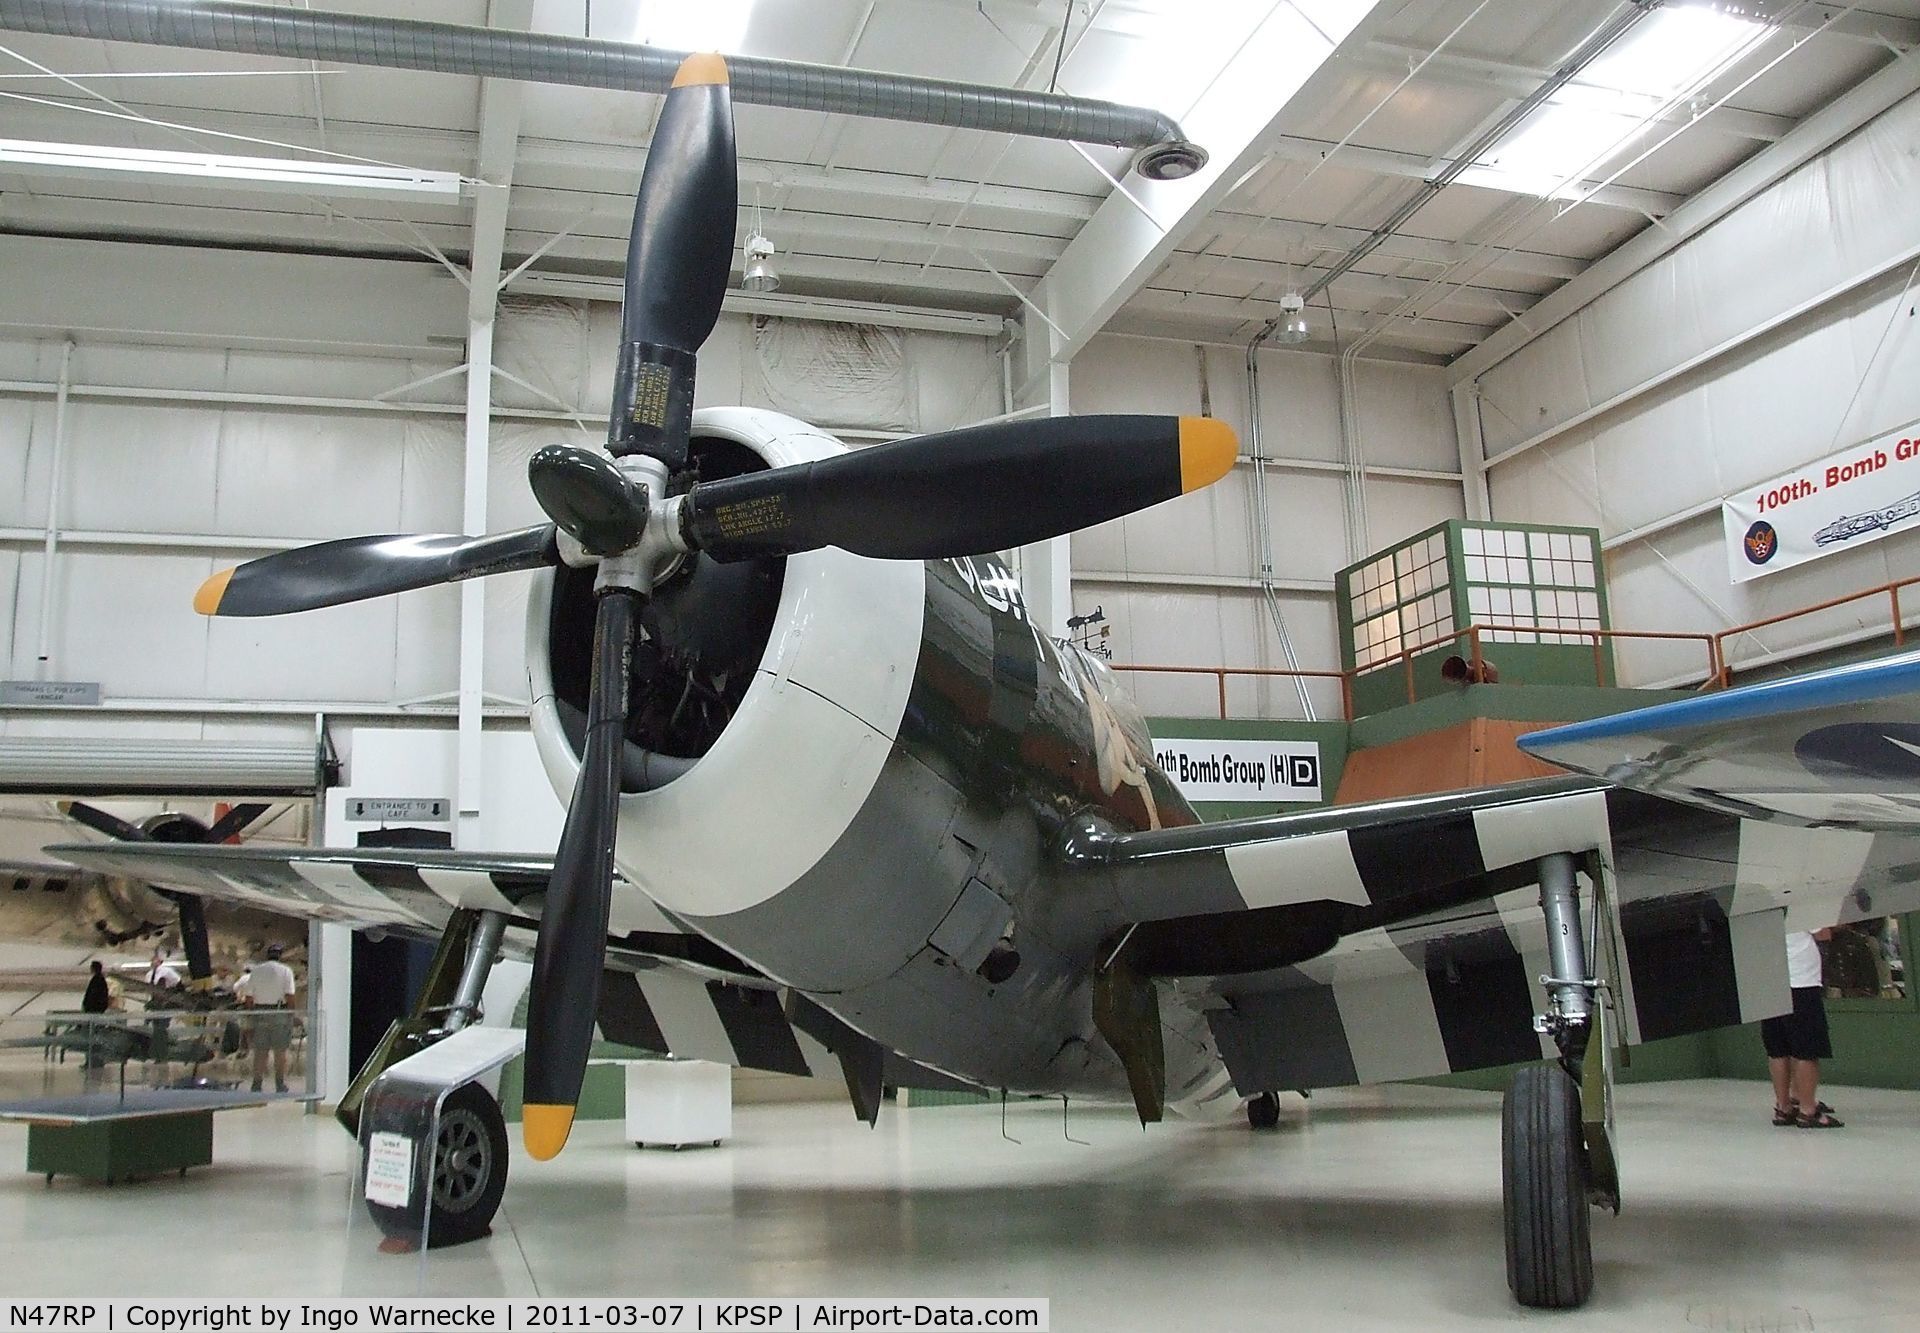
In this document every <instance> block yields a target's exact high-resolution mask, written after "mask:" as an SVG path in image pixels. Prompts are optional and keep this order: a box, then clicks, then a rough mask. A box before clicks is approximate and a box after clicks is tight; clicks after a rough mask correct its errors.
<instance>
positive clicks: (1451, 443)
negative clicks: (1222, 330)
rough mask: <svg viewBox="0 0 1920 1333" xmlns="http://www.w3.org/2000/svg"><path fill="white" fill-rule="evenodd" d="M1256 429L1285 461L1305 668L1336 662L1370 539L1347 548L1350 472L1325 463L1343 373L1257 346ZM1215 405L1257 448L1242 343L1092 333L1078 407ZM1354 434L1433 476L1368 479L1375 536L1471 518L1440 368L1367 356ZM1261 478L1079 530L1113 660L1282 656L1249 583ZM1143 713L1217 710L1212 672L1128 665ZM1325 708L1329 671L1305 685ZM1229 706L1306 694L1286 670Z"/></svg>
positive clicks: (1284, 565)
mask: <svg viewBox="0 0 1920 1333" xmlns="http://www.w3.org/2000/svg"><path fill="white" fill-rule="evenodd" d="M1259 356H1260V402H1261V440H1262V447H1263V449H1264V451H1265V452H1266V455H1267V456H1268V457H1269V458H1271V459H1281V460H1301V461H1305V462H1307V463H1310V464H1319V465H1321V467H1319V468H1312V467H1307V468H1300V467H1288V466H1286V465H1284V464H1276V465H1274V466H1272V467H1271V468H1270V469H1269V472H1268V483H1267V485H1268V494H1267V507H1268V512H1269V516H1270V522H1271V526H1272V533H1273V574H1274V580H1275V582H1276V584H1277V585H1278V586H1279V587H1280V589H1281V591H1280V593H1279V600H1280V605H1281V609H1282V612H1283V614H1284V616H1285V619H1286V624H1287V628H1288V632H1289V634H1290V635H1291V637H1292V639H1293V643H1294V649H1295V652H1296V653H1297V655H1298V658H1299V661H1300V664H1301V666H1303V667H1305V668H1308V669H1337V668H1338V667H1339V664H1340V651H1339V644H1338V621H1337V619H1336V616H1335V613H1334V603H1333V576H1334V574H1335V572H1336V571H1338V570H1339V569H1340V568H1341V567H1342V566H1344V565H1347V564H1349V563H1352V562H1353V561H1354V560H1357V559H1359V558H1360V556H1362V555H1365V554H1367V553H1366V552H1364V551H1363V552H1350V551H1349V550H1348V549H1347V536H1346V526H1345V518H1344V506H1345V500H1344V495H1345V486H1346V482H1345V477H1344V475H1343V474H1342V473H1341V472H1340V471H1338V470H1329V469H1328V468H1327V465H1335V464H1338V462H1339V460H1340V457H1341V445H1340V417H1339V387H1338V386H1339V381H1338V372H1337V367H1336V365H1335V363H1334V359H1333V358H1331V357H1328V356H1323V355H1318V354H1313V353H1305V352H1293V351H1285V350H1280V349H1263V350H1262V351H1261V352H1260V354H1259ZM1203 365H1204V368H1205V369H1204V374H1205V393H1204V398H1205V406H1206V407H1207V408H1208V409H1210V410H1211V412H1212V414H1213V415H1214V416H1217V417H1219V418H1220V419H1221V420H1222V421H1225V422H1226V423H1227V424H1229V425H1231V426H1232V427H1233V428H1234V429H1235V430H1236V431H1237V432H1239V434H1240V440H1241V451H1242V454H1243V455H1244V454H1245V453H1246V452H1247V450H1248V448H1249V447H1250V434H1249V431H1248V428H1247V427H1248V413H1247V404H1248V394H1247V371H1246V353H1245V351H1244V349H1241V348H1235V347H1221V346H1206V347H1201V348H1196V347H1195V346H1194V344H1191V343H1180V342H1168V341H1162V340H1158V339H1146V338H1130V337H1113V336H1106V337H1100V338H1096V339H1095V340H1094V341H1093V342H1092V343H1091V344H1090V345H1089V346H1088V348H1087V350H1086V351H1084V352H1082V353H1081V354H1080V355H1079V356H1078V357H1076V358H1075V359H1074V362H1073V367H1072V380H1071V384H1072V398H1073V409H1074V411H1076V412H1172V413H1179V414H1183V415H1189V416H1191V415H1197V414H1199V413H1200V412H1201V410H1202V406H1203V392H1202V367H1203ZM1355 397H1356V400H1357V405H1358V413H1359V421H1358V423H1357V427H1358V429H1357V433H1358V434H1359V436H1360V437H1361V438H1362V439H1363V441H1364V448H1365V451H1366V456H1367V463H1368V465H1369V466H1371V467H1377V468H1387V467H1393V468H1408V469H1418V470H1421V471H1427V472H1433V473H1437V474H1439V475H1438V476H1437V477H1434V478H1420V479H1415V478H1409V477H1396V476H1381V475H1369V476H1368V478H1367V481H1366V500H1367V508H1368V514H1369V519H1370V532H1371V537H1372V545H1373V546H1374V547H1375V548H1380V547H1384V546H1387V545H1390V544H1391V543H1393V542H1395V541H1397V540H1399V539H1400V538H1401V537H1405V536H1408V535H1410V534H1412V533H1414V532H1418V531H1419V530H1420V529H1422V528H1426V527H1431V526H1432V525H1433V524H1435V523H1438V522H1440V521H1442V520H1444V519H1448V518H1459V517H1461V516H1462V515H1463V512H1464V510H1463V506H1462V494H1461V488H1460V484H1459V481H1458V480H1457V478H1455V477H1454V476H1453V475H1452V470H1453V469H1454V468H1456V467H1457V466H1458V463H1459V453H1458V448H1457V445H1456V443H1455V439H1454V428H1453V420H1452V416H1451V414H1450V408H1449V406H1448V401H1447V395H1446V383H1445V377H1444V372H1443V371H1441V370H1440V369H1439V368H1437V367H1430V366H1417V365H1406V364H1400V363H1394V362H1374V361H1362V362H1360V363H1359V364H1358V366H1357V368H1356V370H1355ZM1253 505H1254V477H1253V470H1252V468H1251V466H1250V465H1249V464H1247V463H1246V462H1244V461H1243V462H1242V463H1241V464H1240V465H1239V466H1238V467H1236V468H1235V469H1234V471H1233V473H1232V474H1231V475H1230V476H1228V477H1226V478H1223V479H1222V480H1221V481H1220V482H1218V483H1216V484H1215V485H1213V486H1211V487H1208V488H1207V489H1206V490H1204V491H1200V492H1197V493H1196V494H1193V495H1189V496H1184V497H1182V498H1181V499H1178V500H1174V501H1171V502H1169V503H1167V504H1163V505H1158V506H1156V507H1155V508H1153V509H1150V510H1146V511H1145V512H1143V513H1139V514H1135V515H1132V516H1130V517H1128V518H1124V519H1119V520H1116V521H1114V522H1112V523H1106V524H1102V525H1100V526H1099V527H1096V528H1092V529H1089V530H1088V531H1086V532H1083V533H1079V534H1077V535H1076V536H1075V537H1074V538H1073V601H1074V612H1075V614H1076V615H1085V614H1087V613H1088V612H1090V611H1092V610H1093V609H1094V608H1095V607H1096V606H1098V607H1099V608H1101V609H1102V610H1103V611H1104V612H1105V613H1106V616H1107V618H1108V620H1109V622H1110V623H1111V624H1112V626H1113V633H1112V636H1111V638H1110V640H1109V643H1110V645H1111V646H1112V649H1113V660H1114V661H1115V662H1116V663H1132V664H1144V665H1160V666H1229V667H1285V666H1286V665H1287V664H1286V661H1285V658H1284V656H1283V654H1282V652H1281V650H1280V646H1279V640H1278V636H1277V634H1276V632H1275V629H1274V626H1273V622H1272V618H1271V617H1270V616H1269V614H1268V612H1267V609H1266V606H1265V601H1264V598H1263V597H1262V596H1261V595H1260V593H1259V590H1258V587H1257V584H1256V579H1257V576H1258V574H1259V567H1260V566H1259V559H1258V554H1257V539H1256V535H1255V534H1256V525H1255V522H1254V517H1255V511H1254V508H1253ZM1129 683H1130V684H1131V686H1132V688H1133V690H1134V693H1135V695H1136V696H1137V697H1138V698H1139V700H1140V702H1141V704H1142V706H1143V707H1145V708H1146V710H1147V711H1148V712H1149V713H1153V714H1162V715H1169V716H1210V715H1212V714H1213V713H1214V712H1215V711H1216V709H1217V708H1218V694H1217V689H1218V687H1217V685H1216V683H1215V681H1214V678H1212V677H1210V676H1191V675H1188V676H1175V675H1154V674H1149V673H1138V674H1131V675H1130V678H1129ZM1311 696H1312V698H1313V700H1314V703H1315V706H1316V708H1317V709H1318V710H1319V713H1320V716H1322V717H1328V716H1338V715H1339V711H1338V710H1339V698H1340V692H1339V688H1338V685H1337V684H1335V683H1322V684H1318V685H1315V686H1312V687H1311ZM1227 699H1228V708H1229V712H1230V715H1232V716H1235V717H1298V716H1300V715H1301V709H1300V701H1299V696H1298V694H1297V692H1296V690H1295V688H1294V686H1293V684H1292V683H1291V682H1289V681H1286V680H1277V679H1273V678H1268V679H1265V680H1262V679H1261V678H1254V677H1240V678H1237V679H1232V678H1230V680H1229V684H1228V692H1227Z"/></svg>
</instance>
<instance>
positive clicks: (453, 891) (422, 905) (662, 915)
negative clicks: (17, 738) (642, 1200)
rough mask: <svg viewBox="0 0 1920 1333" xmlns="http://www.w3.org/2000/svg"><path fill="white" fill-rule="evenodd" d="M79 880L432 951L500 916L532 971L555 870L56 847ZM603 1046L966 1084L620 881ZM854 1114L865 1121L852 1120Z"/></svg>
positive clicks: (214, 850)
mask: <svg viewBox="0 0 1920 1333" xmlns="http://www.w3.org/2000/svg"><path fill="white" fill-rule="evenodd" d="M46 851H47V852H48V854H49V855H52V856H55V857H58V858H59V859H60V860H62V861H69V862H72V863H73V864H75V865H78V866H81V867H83V868H85V869H88V870H97V871H100V872H101V873H103V874H108V875H118V876H122V877H124V878H127V879H135V880H140V881H143V882H146V883H150V884H156V885H159V886H161V887H163V888H169V889H178V890H180V891H182V892H185V893H193V894H198V895H200V896H202V897H206V898H214V899H219V900H221V901H224V902H231V903H242V904H245V905H246V906H249V907H255V908H260V909H262V910H265V911H269V912H278V913H281V914H283V915H286V916H293V917H299V918H302V919H304V920H309V921H326V922H332V923H337V924H341V925H348V926H358V927H380V928H382V929H385V930H389V931H392V932H394V933H397V934H403V935H409V936H412V937H415V938H418V939H421V940H426V941H429V942H431V941H435V940H438V939H439V937H440V933H441V931H442V930H443V929H444V928H445V926H446V923H447V920H448V918H449V917H450V916H451V915H452V913H453V911H454V909H455V908H461V907H466V908H473V909H478V910H486V911H497V912H505V913H507V914H508V925H507V930H506V934H505V936H504V938H503V940H502V944H501V949H502V952H503V953H505V954H506V955H508V956H509V957H515V958H519V959H521V960H523V961H530V960H531V959H532V957H533V940H534V930H535V926H536V923H537V918H538V916H539V907H540V902H541V897H542V895H544V894H545V892H546V888H547V877H548V876H549V875H550V874H551V873H552V870H553V859H552V858H551V857H546V856H516V855H507V854H488V853H473V852H456V851H437V850H432V849H406V850H398V849H388V848H380V849H374V848H364V849H352V850H349V849H328V848H288V847H258V846H246V845H242V846H223V845H216V846H208V845H205V844H200V843H158V842H142V843H130V842H104V843H73V844H60V845H56V846H52V847H48V848H47V849H46ZM596 1022H597V1029H598V1032H599V1035H600V1036H601V1037H603V1038H604V1039H606V1040H608V1041H614V1042H618V1043H620V1044H621V1045H625V1046H632V1047H637V1048H639V1049H641V1050H647V1051H657V1052H659V1053H660V1054H662V1055H675V1056H679V1057H681V1058H683V1059H692V1060H711V1061H715V1062H716V1063H719V1064H727V1065H738V1066H741V1067H743V1068H748V1069H762V1070H768V1071H771V1072H774V1073H780V1074H795V1075H801V1076H805V1075H822V1074H828V1073H836V1072H839V1071H840V1070H841V1067H842V1061H843V1059H844V1058H850V1059H852V1060H854V1061H855V1062H856V1063H858V1064H860V1065H861V1066H862V1067H863V1068H870V1069H871V1070H872V1071H873V1075H874V1076H873V1078H871V1079H869V1080H868V1082H869V1083H871V1084H873V1085H874V1086H875V1088H876V1091H875V1092H874V1094H873V1095H874V1096H875V1097H877V1095H878V1094H877V1086H878V1083H879V1081H880V1080H881V1079H882V1078H884V1081H885V1083H886V1084H888V1085H891V1086H895V1087H909V1088H938V1089H945V1090H953V1089H960V1088H966V1087H968V1086H969V1085H967V1084H965V1083H962V1082H960V1081H959V1080H956V1079H953V1078H951V1077H949V1076H948V1075H945V1074H942V1073H940V1072H938V1071H936V1070H932V1069H928V1068H926V1067H925V1066H922V1065H918V1064H915V1063H914V1062H913V1061H910V1060H907V1059H905V1058H904V1057H902V1056H900V1055H898V1054H896V1053H895V1052H893V1051H889V1050H883V1049H881V1048H879V1047H877V1046H875V1045H874V1043H872V1042H871V1041H869V1040H868V1039H867V1038H865V1037H862V1036H860V1035H859V1034H857V1033H854V1032H853V1031H852V1030H851V1029H848V1028H846V1027H845V1026H844V1025H842V1024H839V1023H838V1022H837V1021H836V1020H834V1019H833V1018H832V1017H831V1016H829V1015H827V1014H825V1013H824V1011H821V1010H819V1009H817V1008H816V1007H814V1006H812V1005H810V1004H808V1002H807V1001H805V1000H804V999H801V998H800V997H798V996H794V995H792V994H791V993H790V992H788V991H787V990H786V989H785V988H784V987H781V986H779V985H777V984H776V983H774V982H773V981H771V980H770V979H768V978H767V977H765V976H763V975H761V973H760V972H759V971H758V970H757V969H755V968H754V967H753V966H752V965H751V964H749V963H746V962H744V961H743V960H741V959H739V958H736V957H735V956H734V955H732V954H731V953H729V952H727V951H726V950H724V949H722V948H720V947H719V946H718V945H716V944H714V943H712V942H711V941H710V940H708V939H706V938H705V937H704V936H702V935H699V934H696V933H694V932H692V931H689V930H688V929H687V928H686V927H684V926H683V925H681V924H680V923H679V922H678V921H676V920H675V919H674V918H673V917H671V916H670V915H668V914H667V913H666V912H663V911H662V910H661V909H660V908H659V907H657V906H655V905H654V903H653V902H652V901H651V900H650V899H648V898H647V897H646V895H645V894H643V893H641V892H640V890H639V889H637V888H635V887H633V886H632V885H630V884H629V883H628V882H627V881H626V880H625V879H623V878H621V877H619V876H618V875H616V876H615V878H614V892H613V907H612V912H611V914H610V916H609V920H608V937H607V971H606V975H605V978H604V979H603V982H602V985H601V991H600V1008H599V1013H598V1016H597V1019H596ZM863 1113H864V1112H863Z"/></svg>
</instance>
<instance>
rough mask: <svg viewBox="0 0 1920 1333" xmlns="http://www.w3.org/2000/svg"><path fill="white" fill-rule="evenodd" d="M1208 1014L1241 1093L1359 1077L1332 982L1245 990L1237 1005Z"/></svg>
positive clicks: (1323, 1085) (1343, 1084) (1339, 1084)
mask: <svg viewBox="0 0 1920 1333" xmlns="http://www.w3.org/2000/svg"><path fill="white" fill-rule="evenodd" d="M1207 1017H1208V1021H1209V1024H1210V1026H1211V1027H1212V1029H1213V1038H1214V1041H1215V1042H1217V1043H1218V1044H1219V1047H1220V1057H1221V1059H1223V1060H1224V1061H1226V1065H1227V1068H1228V1069H1229V1070H1231V1071H1232V1073H1233V1083H1234V1087H1235V1088H1236V1089H1238V1090H1239V1091H1240V1092H1241V1093H1242V1094H1245V1095H1249V1096H1250V1095H1252V1094H1254V1093H1260V1092H1283V1091H1289V1090H1292V1089H1295V1088H1340V1087H1346V1086H1347V1085H1349V1084H1351V1083H1355V1082H1357V1081H1358V1077H1357V1075H1356V1072H1355V1069H1354V1060H1353V1054H1352V1052H1351V1050H1350V1048H1349V1043H1348V1039H1347V1034H1346V1031H1345V1029H1344V1027H1343V1026H1342V1024H1341V1015H1340V1008H1339V1005H1338V1004H1337V1003H1336V1001H1335V998H1334V993H1333V990H1332V989H1331V988H1330V987H1327V986H1290V987H1288V988H1287V989H1285V990H1277V991H1263V992H1260V993H1258V994H1253V995H1243V996H1240V997H1239V998H1237V999H1236V1000H1235V1001H1234V1003H1233V1008H1231V1009H1216V1010H1213V1011H1211V1012H1210V1013H1209V1014H1208V1015H1207Z"/></svg>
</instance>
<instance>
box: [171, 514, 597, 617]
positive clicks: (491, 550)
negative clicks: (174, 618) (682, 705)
mask: <svg viewBox="0 0 1920 1333" xmlns="http://www.w3.org/2000/svg"><path fill="white" fill-rule="evenodd" d="M559 563H560V551H559V547H558V546H557V545H556V544H555V535H554V530H553V526H552V525H551V524H547V523H543V524H541V525H539V526H538V527H532V528H522V529H521V530H520V531H518V532H503V533H500V534H498V535H495V536H487V537H463V536H459V535H457V534H443V535H437V536H431V537H420V536H406V535H398V536H391V535H390V536H381V537H347V538H344V539H343V540H340V541H334V542H321V543H319V544H318V545H315V546H301V547H296V548H295V549H294V550H291V551H278V552H275V553H274V554H273V555H267V556H262V557H260V559H258V560H249V561H247V563H246V564H244V565H237V566H235V567H234V568H232V569H223V570H221V571H220V572H219V573H218V574H215V575H214V576H213V577H212V578H210V579H208V580H207V581H206V582H205V583H203V584H201V585H200V591H198V592H196V593H195V594H194V595H193V609H194V610H196V611H198V612H199V613H200V614H201V615H203V616H277V615H282V614H285V613H286V612H289V611H312V610H316V609H317V608H319V607H323V606H340V605H343V604H345V603H347V602H358V601H363V600H365V599H366V598H369V597H382V596H385V595H386V594H387V593H390V592H408V591H411V590H412V589H414V588H430V587H432V586H434V585H435V584H439V583H457V582H459V581H460V580H461V579H472V578H479V577H481V576H482V575H485V574H507V573H511V572H513V571H515V570H521V569H540V568H542V567H544V566H546V565H557V564H559Z"/></svg>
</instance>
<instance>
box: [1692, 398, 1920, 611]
mask: <svg viewBox="0 0 1920 1333" xmlns="http://www.w3.org/2000/svg"><path fill="white" fill-rule="evenodd" d="M1913 431H1914V427H1913V426H1912V425H1908V426H1907V427H1906V428H1905V430H1904V431H1895V432H1892V433H1890V434H1887V435H1883V436H1882V437H1880V438H1879V439H1877V440H1872V441H1869V442H1868V443H1866V444H1861V445H1855V446H1854V447H1853V448H1851V449H1846V450H1843V451H1841V452H1840V453H1837V454H1834V455H1832V456H1830V457H1827V458H1823V459H1821V460H1820V461H1819V462H1817V463H1809V464H1807V465H1806V466H1805V467H1803V468H1798V469H1796V470H1794V471H1792V472H1789V473H1787V474H1786V475H1785V476H1781V477H1775V478H1774V479H1773V480H1772V481H1768V482H1763V483H1761V484H1760V485H1758V486H1755V487H1753V488H1751V489H1749V490H1745V491H1742V492H1741V493H1740V494H1738V495H1730V496H1728V497H1727V498H1726V500H1725V501H1724V502H1722V504H1721V506H1720V513H1721V518H1722V520H1723V521H1724V523H1725V525H1726V531H1727V562H1728V564H1729V565H1730V566H1731V567H1732V570H1733V581H1734V582H1735V583H1745V582H1747V581H1748V580H1750V579H1757V578H1760V577H1761V576H1762V575H1765V574H1774V573H1778V572H1779V571H1780V570H1783V569H1792V568H1793V567H1794V566H1795V565H1804V564H1805V563H1806V562H1807V561H1809V560H1817V559H1819V558H1820V557H1821V556H1823V555H1833V554H1835V553H1837V552H1840V551H1851V550H1853V549H1855V548H1856V547H1861V546H1865V545H1866V544H1867V543H1869V542H1876V541H1879V540H1880V539H1881V538H1882V537H1886V536H1889V535H1891V534H1893V533H1896V532H1905V531H1906V530H1907V529H1909V528H1913V527H1920V438H1916V436H1915V435H1914V434H1913V433H1912V432H1913Z"/></svg>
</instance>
